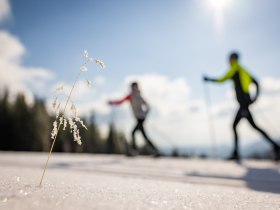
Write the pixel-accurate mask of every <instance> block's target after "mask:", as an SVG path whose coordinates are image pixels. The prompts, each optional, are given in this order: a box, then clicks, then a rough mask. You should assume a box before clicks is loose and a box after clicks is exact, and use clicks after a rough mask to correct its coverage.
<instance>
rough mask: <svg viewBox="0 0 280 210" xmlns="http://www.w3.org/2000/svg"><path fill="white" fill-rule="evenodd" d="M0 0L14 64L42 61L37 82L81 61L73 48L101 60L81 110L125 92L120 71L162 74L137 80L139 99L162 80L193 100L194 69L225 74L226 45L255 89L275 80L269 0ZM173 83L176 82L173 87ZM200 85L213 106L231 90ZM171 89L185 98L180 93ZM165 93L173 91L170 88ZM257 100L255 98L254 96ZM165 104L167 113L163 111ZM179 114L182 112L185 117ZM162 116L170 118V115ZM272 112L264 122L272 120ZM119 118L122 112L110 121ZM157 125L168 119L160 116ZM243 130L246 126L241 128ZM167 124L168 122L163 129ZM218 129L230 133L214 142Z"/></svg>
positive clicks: (70, 73)
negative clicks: (15, 49)
mask: <svg viewBox="0 0 280 210" xmlns="http://www.w3.org/2000/svg"><path fill="white" fill-rule="evenodd" d="M2 1H3V2H4V1H5V2H8V4H9V5H10V6H11V9H10V12H9V15H7V17H5V18H2V20H1V23H0V30H1V31H5V32H7V33H8V34H9V35H10V36H12V37H14V38H16V39H18V41H19V43H20V44H21V45H22V46H23V47H24V49H25V50H24V52H23V53H22V54H21V56H20V60H21V62H20V66H21V67H24V68H25V70H30V69H28V68H43V69H44V70H46V72H49V73H50V74H52V76H49V77H48V79H47V80H46V81H43V82H45V83H46V84H47V85H48V86H47V87H53V86H52V85H54V84H56V83H59V82H61V81H63V83H71V82H72V81H73V79H74V76H75V72H76V71H77V69H79V67H80V66H81V64H82V58H81V53H82V51H83V50H85V49H87V50H88V51H89V52H90V53H91V54H92V56H94V57H97V58H100V59H102V60H103V61H104V62H105V63H106V66H107V68H106V70H105V71H102V72H98V71H95V72H94V73H92V74H91V75H90V77H91V79H92V80H93V83H94V80H95V78H99V81H101V82H100V86H93V88H94V89H95V90H94V91H95V92H91V93H92V95H90V93H87V94H88V95H87V96H88V97H91V101H87V100H81V101H82V102H81V103H84V104H85V103H87V105H84V106H83V105H82V107H87V110H90V109H91V108H89V106H90V104H94V103H95V104H96V100H98V101H99V103H100V105H99V106H98V107H101V106H102V105H101V102H100V101H102V103H103V104H106V103H105V99H106V98H110V97H121V96H122V95H123V94H125V93H127V91H128V88H127V87H126V84H127V83H128V81H129V78H136V79H138V78H139V80H140V81H141V79H140V78H142V77H143V78H144V79H143V81H150V82H151V83H152V81H153V80H151V79H150V78H154V81H155V83H156V81H157V78H160V77H164V79H165V80H164V79H162V80H160V79H159V80H160V81H166V83H167V84H166V86H167V87H163V86H165V83H164V82H162V83H161V82H160V83H159V84H161V85H162V86H158V85H154V84H141V86H142V87H143V94H146V96H147V98H148V99H150V98H151V99H153V95H152V94H151V93H152V92H153V90H149V89H148V87H153V88H158V89H163V90H162V91H164V89H166V90H168V91H169V92H168V94H170V95H172V93H170V90H173V91H174V93H173V94H174V95H178V98H179V99H178V98H176V100H177V99H178V103H179V102H180V103H181V102H182V103H181V104H180V105H181V106H186V107H188V106H189V107H193V106H202V105H201V104H202V103H203V101H204V98H203V97H204V95H203V94H204V92H203V84H202V81H201V77H202V75H203V74H209V75H213V76H220V75H222V74H223V73H225V71H226V70H227V55H228V53H229V52H230V51H231V50H236V49H237V50H239V51H240V52H241V56H242V57H241V63H242V64H244V66H245V67H247V69H248V70H249V71H250V72H252V73H253V74H254V75H255V76H256V77H257V78H259V80H260V81H262V79H264V84H265V88H268V89H269V88H270V89H269V90H271V89H273V88H274V89H277V88H278V86H277V87H275V85H274V86H273V85H271V84H270V83H269V81H272V79H275V80H276V82H279V81H280V80H278V79H280V73H279V72H280V71H279V64H278V61H279V59H280V48H279V37H280V23H279V20H280V14H279V9H280V2H279V1H278V0H266V1H264V0H244V1H234V0H216V1H225V2H228V3H227V5H226V6H225V7H224V8H223V9H221V10H217V8H216V9H215V7H214V6H213V4H212V3H211V2H212V1H215V0H189V1H183V0H172V1H171V0H155V1H148V0H142V1H136V0H125V1H124V0H123V1H113V0H105V1H104V0H102V1H101V0H99V1H97V0H91V1H89V0H85V1H73V0H71V1H69V0H68V1H66V0H62V1H55V0H48V1H38V0H25V1H16V0H11V1H7V0H2ZM0 17H1V16H0ZM217 17H219V18H220V19H219V20H218V19H217ZM219 23H220V25H218V24H219ZM4 50H5V49H4ZM1 71H3V70H1ZM149 75H150V76H151V77H149ZM271 78H272V79H271ZM42 80H43V79H42ZM101 83H102V84H101ZM103 83H104V84H103ZM170 84H171V86H170V88H169V89H168V87H169V86H168V85H170ZM172 85H173V86H172ZM23 86H24V87H25V88H26V89H28V90H30V91H31V92H35V93H37V94H40V95H42V96H44V94H46V92H48V91H49V92H51V90H49V89H48V88H46V87H45V89H38V88H37V87H32V85H31V86H30V85H29V84H25V83H24V82H23ZM175 87H178V88H181V89H180V90H177V89H176V88H175ZM208 88H209V89H210V94H211V98H212V103H213V104H212V105H213V110H214V111H215V109H222V108H215V106H216V107H220V106H222V105H221V104H225V103H226V102H229V101H230V102H231V103H233V101H234V98H230V95H231V93H230V91H231V84H230V83H227V84H225V85H211V86H208ZM274 89H273V90H274ZM277 90H278V89H277ZM150 92H151V93H150ZM154 92H156V91H154ZM161 94H163V95H164V94H165V93H164V92H161ZM180 94H181V95H180ZM45 97H48V94H46V96H45ZM180 97H186V98H187V99H186V100H181V99H180ZM228 97H229V98H230V100H229V99H228ZM273 97H275V95H273ZM167 98H168V97H167ZM158 100H159V101H160V98H159V99H158ZM170 100H173V99H172V97H171V98H170ZM273 100H274V99H273ZM162 103H165V102H164V101H163V102H162ZM176 103H177V101H176ZM184 103H187V104H184ZM265 103H268V104H272V99H271V98H267V99H266V102H262V104H265ZM155 104H158V106H161V104H160V102H154V101H153V100H152V105H153V106H154V110H155V111H154V115H156V113H157V114H158V113H160V111H158V110H160V108H158V107H157V106H155ZM197 104H200V105H197ZM103 106H106V105H103ZM170 106H173V105H170ZM225 106H230V105H228V104H227V105H225ZM98 107H97V108H93V109H97V112H99V111H100V112H101V113H102V111H103V112H104V113H102V114H103V115H106V113H107V114H108V113H109V111H108V110H107V112H106V111H105V108H104V110H103V108H100V110H99V109H98ZM230 107H231V106H230ZM259 107H262V106H261V102H260V105H259ZM173 108H174V109H175V106H174V107H173ZM234 108H236V107H232V108H231V111H229V113H231V114H228V115H227V118H226V119H223V120H222V121H221V122H224V123H222V124H226V123H227V126H228V127H229V126H230V122H231V121H230V120H232V117H233V114H232V113H234V110H235V109H234ZM106 109H108V108H106ZM127 109H128V108H127V107H125V108H120V110H121V111H120V113H122V112H123V113H128V114H127V115H126V114H124V115H125V116H127V118H128V121H127V122H131V121H129V117H130V118H131V115H129V114H130V112H129V111H128V110H127ZM163 109H164V108H163ZM256 109H257V108H256ZM170 110H171V109H170ZM176 110H177V108H176ZM173 111H174V110H173ZM180 111H184V110H178V113H177V114H179V115H180ZM174 112H176V111H174ZM168 113H169V112H168ZM172 113H173V112H170V114H171V115H172ZM226 113H227V112H226ZM279 113H280V112H279ZM173 114H174V113H173ZM185 114H186V118H187V117H189V118H191V117H190V116H189V115H188V114H187V113H185ZM103 115H102V116H103ZM154 115H153V114H152V116H154ZM158 115H159V118H158V122H157V124H158V123H163V120H164V119H165V118H164V116H162V115H160V114H158ZM201 115H203V114H201ZM204 115H205V113H204ZM100 119H101V118H100ZM195 119H199V118H197V117H196V118H195ZM165 120H169V121H170V118H166V119H165ZM173 120H175V119H173ZM171 121H172V120H171ZM217 121H218V120H217ZM272 121H273V122H272V123H274V124H275V123H276V122H277V121H276V120H272ZM121 122H122V119H120V125H121ZM127 122H123V126H120V127H121V128H125V130H126V132H127V133H129V129H131V125H127V124H129V123H127ZM188 122H189V121H186V122H185V121H184V122H182V123H181V124H187V123H188ZM165 124H166V126H168V125H167V124H168V122H165ZM198 124H200V123H199V122H198ZM217 124H218V125H217V126H216V127H217V128H216V129H217V130H220V127H219V126H220V124H219V123H217ZM205 126H206V127H207V125H205ZM160 127H161V126H160ZM162 127H164V126H163V125H162ZM198 127H199V126H198ZM174 129H175V128H174ZM246 129H247V127H245V128H244V131H247V130H246ZM229 131H230V130H229ZM170 132H171V133H172V132H174V130H172V129H170ZM206 133H207V131H206ZM153 135H154V136H156V134H153ZM221 135H222V134H221ZM191 136H193V134H186V135H183V134H182V135H181V136H180V137H178V139H180V140H178V141H179V142H181V143H182V144H183V139H184V137H186V138H187V137H188V138H192V137H191ZM249 136H250V139H255V138H256V137H255V136H252V135H251V134H250V135H249ZM207 138H208V137H207V136H206V135H205V136H199V137H197V138H196V137H194V139H198V140H197V141H199V142H203V141H202V139H207ZM224 138H231V135H230V134H229V135H228V136H226V137H221V141H222V139H224Z"/></svg>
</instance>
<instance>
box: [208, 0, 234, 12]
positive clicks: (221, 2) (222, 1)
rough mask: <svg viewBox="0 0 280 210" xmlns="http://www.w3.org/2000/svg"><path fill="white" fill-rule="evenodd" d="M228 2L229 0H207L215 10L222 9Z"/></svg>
mask: <svg viewBox="0 0 280 210" xmlns="http://www.w3.org/2000/svg"><path fill="white" fill-rule="evenodd" d="M229 3H230V0H209V4H210V6H211V7H212V8H213V9H215V10H216V11H223V10H224V9H225V8H226V7H227V6H228V5H229Z"/></svg>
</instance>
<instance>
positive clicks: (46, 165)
mask: <svg viewBox="0 0 280 210" xmlns="http://www.w3.org/2000/svg"><path fill="white" fill-rule="evenodd" d="M60 125H61V123H59V125H58V128H57V134H58V132H59V128H60ZM57 134H56V135H55V137H54V140H53V143H52V146H51V149H50V152H49V155H48V159H47V161H46V164H45V168H44V172H43V174H42V177H41V181H40V187H42V182H43V178H44V175H45V172H46V169H47V167H48V163H49V160H50V157H51V154H52V150H53V147H54V143H55V140H56V137H57Z"/></svg>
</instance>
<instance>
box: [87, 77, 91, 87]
mask: <svg viewBox="0 0 280 210" xmlns="http://www.w3.org/2000/svg"><path fill="white" fill-rule="evenodd" d="M86 83H87V86H88V87H90V86H91V81H90V80H88V79H87V80H86Z"/></svg>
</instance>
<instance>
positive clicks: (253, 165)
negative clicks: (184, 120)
mask: <svg viewBox="0 0 280 210" xmlns="http://www.w3.org/2000/svg"><path fill="white" fill-rule="evenodd" d="M46 158H47V154H46V153H16V152H11V153H5V152H0V209H7V210H13V209H19V210H33V209H36V210H37V209H39V210H44V209H58V210H71V209H114V210H115V209H133V210H135V209H139V210H140V209H141V210H143V209H222V210H225V209H246V210H247V209H254V210H256V209H261V210H263V209H270V210H271V209H280V165H279V164H275V163H273V162H269V161H259V162H256V161H244V162H243V163H242V164H236V163H234V162H225V161H219V160H196V159H172V158H157V159H154V158H150V157H135V158H126V157H124V156H117V155H112V156H106V155H89V154H53V155H52V157H51V160H50V164H49V168H48V169H47V172H46V175H45V178H44V184H43V187H42V188H40V187H38V185H39V182H40V178H41V175H42V172H43V166H44V164H45V161H46Z"/></svg>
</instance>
